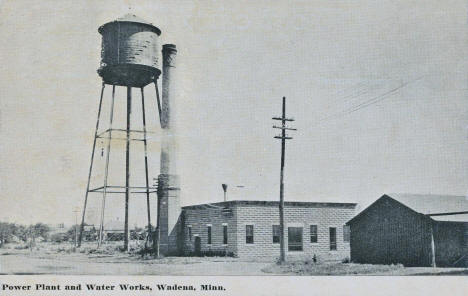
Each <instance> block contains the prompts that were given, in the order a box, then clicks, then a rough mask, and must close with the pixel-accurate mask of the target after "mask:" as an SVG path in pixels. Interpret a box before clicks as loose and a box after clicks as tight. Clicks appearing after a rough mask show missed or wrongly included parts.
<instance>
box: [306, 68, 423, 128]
mask: <svg viewBox="0 0 468 296" xmlns="http://www.w3.org/2000/svg"><path fill="white" fill-rule="evenodd" d="M422 77H423V76H420V77H418V78H416V79H412V80H409V81H406V82H404V83H401V84H400V85H398V86H397V87H395V88H392V89H391V90H388V91H386V92H384V93H383V94H379V95H377V96H375V97H373V98H371V99H368V100H365V101H364V102H361V103H359V104H357V105H353V106H350V107H348V108H346V109H345V110H342V111H340V112H337V113H335V114H332V115H329V116H326V117H324V118H322V119H321V120H319V121H318V122H317V123H316V124H315V125H314V126H318V125H320V124H322V123H324V122H327V121H329V120H331V119H334V118H337V117H340V116H346V115H349V114H351V113H353V112H356V111H359V110H361V109H363V108H366V107H369V106H371V105H374V104H376V103H379V102H381V101H383V100H385V99H386V98H387V97H389V96H390V95H392V94H393V93H395V92H397V91H398V90H400V89H402V88H403V87H406V86H407V85H409V84H410V83H413V82H415V81H417V80H420V79H421V78H422ZM369 91H370V90H368V91H365V92H364V93H362V92H358V94H356V95H355V96H354V97H353V98H357V97H360V96H362V95H363V94H367V93H368V92H369ZM348 97H349V96H348Z"/></svg>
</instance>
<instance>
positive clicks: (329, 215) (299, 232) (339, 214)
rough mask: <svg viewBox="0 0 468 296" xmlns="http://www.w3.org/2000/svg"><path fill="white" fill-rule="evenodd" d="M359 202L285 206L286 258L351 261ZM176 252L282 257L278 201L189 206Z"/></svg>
mask: <svg viewBox="0 0 468 296" xmlns="http://www.w3.org/2000/svg"><path fill="white" fill-rule="evenodd" d="M355 207H356V204H354V203H322V202H285V248H286V256H287V257H288V258H289V259H294V258H297V259H299V258H303V257H308V258H313V257H314V255H315V256H316V258H317V260H342V259H345V258H349V256H350V246H349V238H350V233H349V228H348V227H347V226H345V224H346V222H347V221H349V220H350V219H351V218H352V217H353V216H354V214H355ZM171 236H173V239H170V241H173V242H176V243H175V244H173V245H172V246H171V247H170V249H172V251H173V252H178V253H179V254H185V255H190V254H195V255H197V254H199V255H202V254H206V253H210V252H211V253H216V254H226V255H233V256H236V257H239V258H244V259H265V260H274V259H275V258H277V257H279V253H280V243H279V242H280V237H279V210H278V202H274V201H247V200H242V201H240V200H237V201H227V202H219V203H210V204H200V205H192V206H186V207H183V208H182V211H181V213H180V218H179V219H178V222H177V223H176V224H175V225H174V228H173V231H172V235H171Z"/></svg>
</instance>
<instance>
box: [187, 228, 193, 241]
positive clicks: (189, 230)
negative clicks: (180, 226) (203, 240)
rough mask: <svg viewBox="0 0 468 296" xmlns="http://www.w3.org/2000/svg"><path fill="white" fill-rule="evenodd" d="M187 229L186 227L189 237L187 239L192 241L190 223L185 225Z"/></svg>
mask: <svg viewBox="0 0 468 296" xmlns="http://www.w3.org/2000/svg"><path fill="white" fill-rule="evenodd" d="M187 229H188V237H189V241H190V242H191V241H192V237H193V233H192V225H187Z"/></svg>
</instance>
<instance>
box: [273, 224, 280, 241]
mask: <svg viewBox="0 0 468 296" xmlns="http://www.w3.org/2000/svg"><path fill="white" fill-rule="evenodd" d="M275 227H277V228H278V235H275ZM271 234H272V243H273V244H279V243H281V226H280V225H278V224H274V225H272V226H271ZM275 237H277V238H278V241H275Z"/></svg>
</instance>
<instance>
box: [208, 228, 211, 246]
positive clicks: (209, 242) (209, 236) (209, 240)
mask: <svg viewBox="0 0 468 296" xmlns="http://www.w3.org/2000/svg"><path fill="white" fill-rule="evenodd" d="M208 244H209V245H211V225H208Z"/></svg>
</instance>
